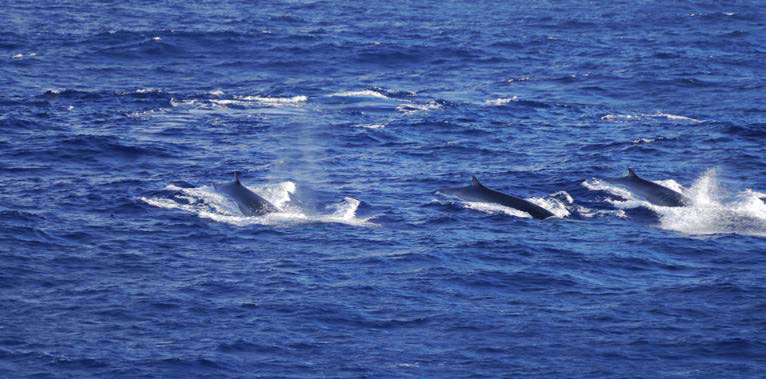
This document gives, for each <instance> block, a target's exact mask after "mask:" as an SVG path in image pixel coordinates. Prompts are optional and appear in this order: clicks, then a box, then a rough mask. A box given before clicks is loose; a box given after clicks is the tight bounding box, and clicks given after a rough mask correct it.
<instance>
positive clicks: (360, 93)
mask: <svg viewBox="0 0 766 379" xmlns="http://www.w3.org/2000/svg"><path fill="white" fill-rule="evenodd" d="M328 96H336V97H377V98H379V99H388V98H389V97H388V96H386V95H384V94H382V93H380V92H378V91H373V90H369V89H368V90H364V91H348V92H338V93H333V94H330V95H328Z"/></svg>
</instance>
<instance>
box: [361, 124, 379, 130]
mask: <svg viewBox="0 0 766 379" xmlns="http://www.w3.org/2000/svg"><path fill="white" fill-rule="evenodd" d="M357 127H359V128H366V129H383V128H385V127H386V124H364V125H357Z"/></svg>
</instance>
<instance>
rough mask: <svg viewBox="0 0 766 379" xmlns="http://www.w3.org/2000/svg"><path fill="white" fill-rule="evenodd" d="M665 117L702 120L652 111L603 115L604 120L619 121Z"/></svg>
mask: <svg viewBox="0 0 766 379" xmlns="http://www.w3.org/2000/svg"><path fill="white" fill-rule="evenodd" d="M658 118H664V119H666V120H673V121H683V122H689V123H699V122H702V120H697V119H694V118H691V117H686V116H678V115H674V114H669V113H659V112H657V113H651V114H608V115H604V116H601V119H602V120H604V121H611V122H619V121H644V120H651V119H658Z"/></svg>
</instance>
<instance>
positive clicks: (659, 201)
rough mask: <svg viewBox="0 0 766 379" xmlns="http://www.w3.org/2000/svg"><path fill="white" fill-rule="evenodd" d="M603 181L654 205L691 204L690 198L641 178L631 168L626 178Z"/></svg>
mask: <svg viewBox="0 0 766 379" xmlns="http://www.w3.org/2000/svg"><path fill="white" fill-rule="evenodd" d="M602 180H603V181H605V182H607V183H610V184H614V185H617V186H620V187H624V188H625V189H627V190H628V191H630V192H632V193H634V194H636V195H639V196H641V197H643V198H644V199H646V201H648V202H650V203H652V204H654V205H661V206H664V207H683V206H686V205H689V204H690V203H691V202H690V201H689V198H687V197H686V196H684V195H682V194H680V193H678V192H676V191H673V190H672V189H670V188H667V187H663V186H661V185H659V184H657V183H654V182H650V181H648V180H646V179H642V178H639V177H638V175H636V173H635V172H633V170H632V169H631V168H630V167H628V175H626V176H623V177H621V178H605V179H602Z"/></svg>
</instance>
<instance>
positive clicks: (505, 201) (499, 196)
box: [434, 176, 554, 220]
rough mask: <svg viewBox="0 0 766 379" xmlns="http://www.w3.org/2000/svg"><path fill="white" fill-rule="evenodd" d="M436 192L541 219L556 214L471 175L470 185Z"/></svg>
mask: <svg viewBox="0 0 766 379" xmlns="http://www.w3.org/2000/svg"><path fill="white" fill-rule="evenodd" d="M434 193H436V194H443V195H449V196H455V197H457V198H460V199H462V200H463V201H470V202H481V203H492V204H499V205H502V206H505V207H509V208H513V209H517V210H520V211H522V212H526V213H529V215H530V216H532V217H534V218H536V219H541V220H542V219H546V218H548V217H552V216H554V214H553V213H551V211H549V210H547V209H545V208H543V207H541V206H539V205H537V204H533V203H531V202H529V201H527V200H524V199H522V198H519V197H516V196H513V195H508V194H505V193H502V192H498V191H495V190H492V189H489V188H487V187H485V186H484V185H483V184H481V183H480V182H479V179H476V177H475V176H471V185H469V186H465V187H457V188H445V189H440V190H437V191H434Z"/></svg>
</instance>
